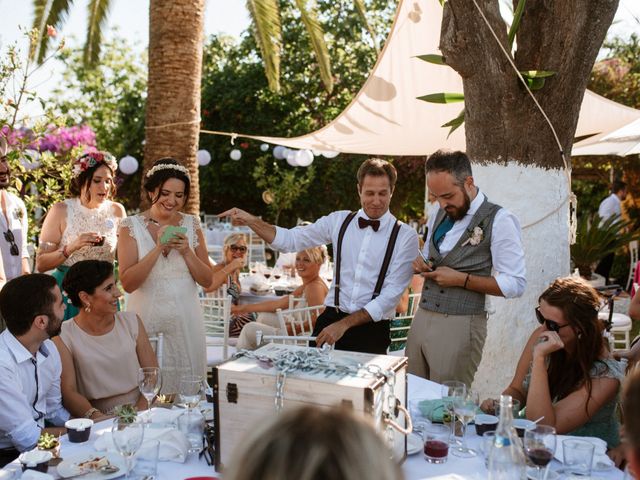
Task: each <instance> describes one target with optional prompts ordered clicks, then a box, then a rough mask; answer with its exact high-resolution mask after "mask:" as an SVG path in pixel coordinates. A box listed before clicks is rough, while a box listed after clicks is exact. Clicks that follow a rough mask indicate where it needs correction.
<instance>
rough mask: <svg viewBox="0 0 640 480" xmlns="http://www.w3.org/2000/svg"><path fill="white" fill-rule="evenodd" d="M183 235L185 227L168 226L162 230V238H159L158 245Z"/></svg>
mask: <svg viewBox="0 0 640 480" xmlns="http://www.w3.org/2000/svg"><path fill="white" fill-rule="evenodd" d="M185 233H187V227H178V226H175V225H169V226H168V227H167V228H166V229H165V230H164V233H163V234H162V237H160V243H167V242H169V241H170V240H171V239H172V238H173V237H175V236H177V235H178V234H181V235H184V234H185Z"/></svg>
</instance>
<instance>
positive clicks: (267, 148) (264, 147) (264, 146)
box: [260, 143, 269, 152]
mask: <svg viewBox="0 0 640 480" xmlns="http://www.w3.org/2000/svg"><path fill="white" fill-rule="evenodd" d="M260 150H261V151H263V152H266V151H267V150H269V144H268V143H263V144H262V145H260Z"/></svg>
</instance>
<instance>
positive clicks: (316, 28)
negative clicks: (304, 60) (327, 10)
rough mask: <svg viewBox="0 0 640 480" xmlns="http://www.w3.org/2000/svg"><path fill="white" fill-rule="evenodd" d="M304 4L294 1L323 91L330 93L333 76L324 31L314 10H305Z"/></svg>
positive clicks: (300, 0)
mask: <svg viewBox="0 0 640 480" xmlns="http://www.w3.org/2000/svg"><path fill="white" fill-rule="evenodd" d="M306 3H307V1H306V0H296V5H297V6H298V10H300V15H301V17H302V22H303V23H304V25H305V27H306V28H307V33H308V34H309V39H310V40H311V45H312V47H313V51H314V53H315V55H316V61H317V62H318V66H319V67H320V78H321V79H322V83H323V84H324V88H325V90H326V91H327V92H329V93H331V91H332V90H333V75H332V74H331V60H330V57H329V50H328V49H327V42H326V41H325V39H324V31H323V30H322V26H321V25H320V22H319V21H318V14H317V13H316V11H315V9H313V8H307V6H306Z"/></svg>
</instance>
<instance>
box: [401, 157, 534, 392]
mask: <svg viewBox="0 0 640 480" xmlns="http://www.w3.org/2000/svg"><path fill="white" fill-rule="evenodd" d="M425 171H426V175H427V185H428V187H429V193H431V194H433V196H434V197H435V199H436V201H437V202H438V203H439V204H440V208H439V209H438V211H437V213H436V214H435V215H433V216H432V217H431V218H429V223H428V234H427V238H426V241H425V245H424V248H423V256H424V258H426V259H427V260H428V262H425V260H424V259H423V257H422V256H418V257H417V258H416V259H415V261H414V264H413V266H414V270H415V272H416V273H421V274H422V276H423V277H424V279H425V280H424V286H423V289H422V296H421V298H420V308H419V309H418V311H417V312H416V315H415V317H414V319H413V322H412V323H411V329H410V331H409V336H408V338H407V348H406V353H407V356H408V357H409V372H410V373H413V374H414V375H418V376H421V377H425V378H428V379H431V380H433V381H435V382H443V381H446V380H458V381H462V382H464V383H466V384H467V385H471V382H472V381H473V377H474V376H475V373H476V370H477V368H478V364H479V363H480V359H481V357H482V348H483V347H484V341H485V338H486V335H487V309H486V300H487V299H486V296H487V295H494V296H500V297H505V298H515V297H519V296H520V295H522V294H523V293H524V289H525V286H526V279H525V262H524V251H523V249H522V239H521V229H520V223H519V222H518V219H517V218H516V217H515V216H514V215H513V214H512V213H511V212H509V211H508V210H506V209H504V208H502V207H500V206H499V205H495V204H493V203H491V202H490V201H489V200H488V199H487V197H486V196H485V195H484V194H483V193H482V192H481V191H480V190H479V189H478V187H476V186H475V183H474V181H473V176H472V172H471V162H470V161H469V158H468V157H467V155H466V154H465V153H463V152H448V151H442V150H439V151H437V152H435V153H434V154H433V155H431V156H430V157H429V158H428V160H427V163H426V166H425Z"/></svg>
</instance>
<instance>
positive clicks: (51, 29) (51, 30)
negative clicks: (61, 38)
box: [47, 25, 58, 37]
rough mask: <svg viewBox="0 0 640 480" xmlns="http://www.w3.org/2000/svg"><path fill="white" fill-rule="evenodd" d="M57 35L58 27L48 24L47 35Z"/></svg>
mask: <svg viewBox="0 0 640 480" xmlns="http://www.w3.org/2000/svg"><path fill="white" fill-rule="evenodd" d="M56 35H58V32H57V31H56V27H54V26H53V25H47V37H55V36H56Z"/></svg>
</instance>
